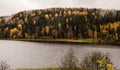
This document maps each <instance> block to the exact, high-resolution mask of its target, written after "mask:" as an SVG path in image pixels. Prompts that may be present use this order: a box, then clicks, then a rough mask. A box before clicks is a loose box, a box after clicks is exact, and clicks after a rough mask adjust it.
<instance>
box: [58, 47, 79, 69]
mask: <svg viewBox="0 0 120 70" xmlns="http://www.w3.org/2000/svg"><path fill="white" fill-rule="evenodd" d="M77 65H78V59H77V58H76V57H75V55H74V51H73V49H72V48H70V49H69V50H68V52H67V54H66V55H64V57H63V58H62V62H61V65H60V69H61V70H78V67H77Z"/></svg>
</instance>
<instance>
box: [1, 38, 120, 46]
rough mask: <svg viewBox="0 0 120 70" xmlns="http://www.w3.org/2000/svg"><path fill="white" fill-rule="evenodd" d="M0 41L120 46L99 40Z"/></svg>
mask: <svg viewBox="0 0 120 70" xmlns="http://www.w3.org/2000/svg"><path fill="white" fill-rule="evenodd" d="M0 40H15V41H29V42H44V43H62V44H101V45H120V42H119V43H116V42H115V43H100V42H99V39H92V38H90V39H89V38H88V39H7V38H2V39H0Z"/></svg>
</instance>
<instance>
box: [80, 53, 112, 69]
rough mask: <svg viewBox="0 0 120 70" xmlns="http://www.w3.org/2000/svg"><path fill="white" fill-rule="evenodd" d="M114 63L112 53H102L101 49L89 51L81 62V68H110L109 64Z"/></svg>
mask: <svg viewBox="0 0 120 70" xmlns="http://www.w3.org/2000/svg"><path fill="white" fill-rule="evenodd" d="M110 64H111V65H112V68H113V64H112V62H111V59H110V55H109V54H108V53H106V54H105V53H101V52H99V51H93V52H91V53H88V54H86V55H85V57H84V58H83V61H82V62H81V64H80V69H81V70H109V69H108V67H107V65H110Z"/></svg>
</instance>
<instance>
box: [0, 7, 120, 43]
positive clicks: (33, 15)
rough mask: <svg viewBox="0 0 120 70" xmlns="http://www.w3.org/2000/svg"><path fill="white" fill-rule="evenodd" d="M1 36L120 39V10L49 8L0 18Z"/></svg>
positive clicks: (106, 40)
mask: <svg viewBox="0 0 120 70" xmlns="http://www.w3.org/2000/svg"><path fill="white" fill-rule="evenodd" d="M0 39H71V40H79V39H98V40H99V42H108V43H114V42H119V41H120V10H114V9H96V8H92V9H88V8H48V9H39V10H29V11H21V12H19V13H16V14H13V15H10V16H1V17H0Z"/></svg>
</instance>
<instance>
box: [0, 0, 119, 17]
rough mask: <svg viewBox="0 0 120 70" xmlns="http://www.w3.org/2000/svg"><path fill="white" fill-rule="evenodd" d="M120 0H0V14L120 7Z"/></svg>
mask: <svg viewBox="0 0 120 70" xmlns="http://www.w3.org/2000/svg"><path fill="white" fill-rule="evenodd" d="M119 3H120V0H0V16H4V15H11V14H15V13H16V12H19V11H23V10H32V9H44V8H50V7H87V8H103V9H119V10H120V4H119Z"/></svg>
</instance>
